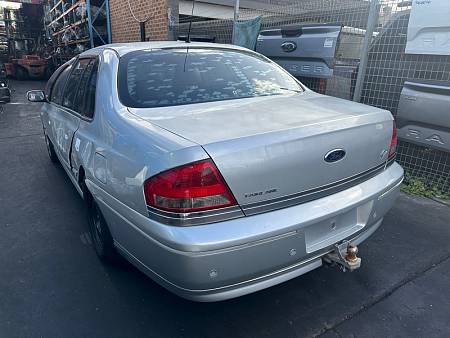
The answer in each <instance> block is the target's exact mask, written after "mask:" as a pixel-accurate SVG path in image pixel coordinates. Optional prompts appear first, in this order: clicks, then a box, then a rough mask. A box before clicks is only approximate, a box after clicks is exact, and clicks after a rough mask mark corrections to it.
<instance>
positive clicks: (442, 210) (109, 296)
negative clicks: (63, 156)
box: [0, 82, 450, 338]
mask: <svg viewBox="0 0 450 338" xmlns="http://www.w3.org/2000/svg"><path fill="white" fill-rule="evenodd" d="M12 86H13V88H15V90H16V91H15V93H14V94H13V102H12V103H11V104H7V105H6V106H5V107H4V108H5V109H4V111H3V112H2V113H0V173H1V175H0V206H1V211H0V337H5V338H13V337H303V336H320V335H322V336H324V337H384V336H389V337H416V336H417V337H448V336H450V325H449V319H450V259H449V257H450V244H449V243H450V224H449V223H450V207H448V206H444V205H442V204H439V203H437V202H434V201H431V200H428V199H422V198H412V197H408V196H405V195H402V196H401V197H400V198H399V200H398V202H397V204H396V206H395V207H394V208H393V210H392V211H391V212H390V213H389V214H388V215H387V217H386V218H385V221H384V223H383V225H382V227H381V228H380V229H379V230H378V232H377V233H376V234H375V235H374V236H373V237H371V238H370V239H369V240H368V241H367V242H366V243H365V244H363V245H362V246H361V247H360V253H361V257H362V258H363V264H362V267H361V269H360V270H358V271H356V272H353V273H342V272H340V271H338V270H337V269H335V268H325V267H324V268H320V269H318V270H315V271H313V272H311V273H309V274H307V275H304V276H301V277H299V278H296V279H294V280H291V281H289V282H287V283H284V284H282V285H279V286H276V287H272V288H270V289H267V290H264V291H261V292H258V293H255V294H252V295H248V296H245V297H242V298H238V299H234V300H230V301H226V302H221V303H209V304H201V303H192V302H189V301H185V300H183V299H180V298H178V297H176V296H174V295H172V294H171V293H169V292H168V291H166V290H164V289H163V288H161V287H160V286H158V285H157V284H155V283H154V282H152V281H151V280H150V279H148V278H147V277H145V276H144V275H143V274H142V273H140V272H139V271H138V270H137V269H135V268H134V267H132V266H131V265H130V264H128V263H126V262H125V261H123V262H120V264H117V265H116V266H104V265H102V264H101V263H100V261H99V260H98V259H97V257H96V255H95V253H94V250H93V248H92V247H91V242H90V238H89V236H88V235H87V225H86V221H85V214H84V207H83V203H82V201H81V199H80V197H79V196H78V195H77V192H76V191H75V189H74V187H73V186H72V185H71V182H70V181H69V179H68V177H67V176H66V174H65V172H64V171H63V169H62V168H61V167H59V166H55V165H53V164H52V163H51V162H50V161H49V159H48V157H47V153H46V150H45V145H44V139H43V137H42V132H41V123H40V120H39V113H38V111H39V104H28V103H26V101H25V92H26V90H28V89H31V88H40V87H42V86H43V83H41V82H13V83H12Z"/></svg>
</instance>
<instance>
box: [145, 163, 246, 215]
mask: <svg viewBox="0 0 450 338" xmlns="http://www.w3.org/2000/svg"><path fill="white" fill-rule="evenodd" d="M144 194H145V200H146V202H147V205H149V206H152V207H155V208H158V209H162V210H167V211H172V212H180V213H186V212H195V211H202V210H210V209H216V208H223V207H229V206H232V205H236V204H237V203H236V200H235V198H234V196H233V194H232V193H231V191H230V189H229V188H228V186H227V185H226V183H225V181H224V179H223V178H222V175H220V173H219V171H218V170H217V168H216V166H215V165H214V163H213V162H212V161H211V160H204V161H199V162H194V163H190V164H186V165H183V166H181V167H177V168H174V169H171V170H168V171H165V172H162V173H160V174H158V175H156V176H153V177H151V178H149V179H148V180H147V181H145V183H144Z"/></svg>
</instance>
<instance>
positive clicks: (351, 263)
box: [323, 241, 361, 272]
mask: <svg viewBox="0 0 450 338" xmlns="http://www.w3.org/2000/svg"><path fill="white" fill-rule="evenodd" d="M357 254H358V247H357V246H356V245H353V244H351V243H349V242H347V241H345V242H342V243H340V244H335V246H334V250H333V251H332V252H330V253H328V254H326V255H325V256H324V257H323V260H324V262H326V263H328V264H331V265H335V264H337V265H338V266H339V267H340V268H341V270H342V271H344V272H345V271H347V270H349V271H353V270H356V269H358V268H359V267H360V266H361V258H359V257H358V256H356V255H357Z"/></svg>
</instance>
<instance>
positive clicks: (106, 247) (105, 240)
mask: <svg viewBox="0 0 450 338" xmlns="http://www.w3.org/2000/svg"><path fill="white" fill-rule="evenodd" d="M89 232H90V234H91V238H92V243H93V245H94V249H95V252H96V253H97V256H98V257H99V258H100V260H101V261H102V262H104V263H112V262H114V261H115V260H116V258H117V253H116V250H115V248H114V243H113V238H112V236H111V232H110V231H109V228H108V225H107V224H106V221H105V219H104V218H103V215H102V212H101V211H100V208H99V207H98V204H97V203H96V202H95V201H94V199H93V198H90V204H89Z"/></svg>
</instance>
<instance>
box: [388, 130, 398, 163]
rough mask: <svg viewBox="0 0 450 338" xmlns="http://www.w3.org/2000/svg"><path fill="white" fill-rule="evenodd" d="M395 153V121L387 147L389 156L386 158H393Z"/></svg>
mask: <svg viewBox="0 0 450 338" xmlns="http://www.w3.org/2000/svg"><path fill="white" fill-rule="evenodd" d="M396 151H397V126H396V125H395V121H393V124H392V138H391V145H390V146H389V156H388V158H392V157H394V156H395V153H396Z"/></svg>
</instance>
